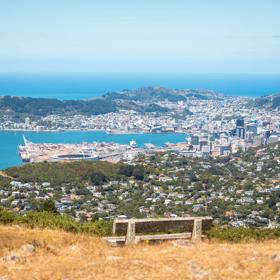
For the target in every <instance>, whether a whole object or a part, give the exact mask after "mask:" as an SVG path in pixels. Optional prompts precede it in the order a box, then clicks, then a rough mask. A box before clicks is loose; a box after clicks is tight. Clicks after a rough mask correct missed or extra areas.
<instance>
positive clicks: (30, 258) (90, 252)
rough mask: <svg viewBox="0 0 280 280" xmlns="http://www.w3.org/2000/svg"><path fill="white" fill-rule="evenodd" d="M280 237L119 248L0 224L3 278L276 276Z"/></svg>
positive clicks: (100, 279) (55, 232)
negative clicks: (230, 241) (235, 242)
mask: <svg viewBox="0 0 280 280" xmlns="http://www.w3.org/2000/svg"><path fill="white" fill-rule="evenodd" d="M279 248H280V241H266V242H262V243H257V242H251V243H242V244H228V243H220V242H210V243H209V242H202V243H198V244H186V243H185V244H183V243H177V244H174V243H164V244H159V245H153V246H150V245H145V244H142V245H137V246H131V247H130V246H129V247H124V248H112V247H109V246H107V245H106V244H105V243H103V241H102V240H101V239H100V238H97V237H94V236H88V235H82V234H73V233H66V232H61V231H58V230H38V229H27V228H23V227H18V226H9V227H7V226H0V278H2V279H9V280H14V279H22V280H25V279H53V280H56V279H94V280H106V279H122V280H132V279H133V280H140V279H151V280H152V279H157V280H158V279H172V280H173V279H180V280H181V279H205V280H206V279H208V280H212V279H213V280H214V279H215V280H217V279H223V280H227V279H230V280H235V279H239V280H240V279H251V280H252V279H260V280H262V279H270V280H274V279H275V280H276V279H279V266H280V255H279Z"/></svg>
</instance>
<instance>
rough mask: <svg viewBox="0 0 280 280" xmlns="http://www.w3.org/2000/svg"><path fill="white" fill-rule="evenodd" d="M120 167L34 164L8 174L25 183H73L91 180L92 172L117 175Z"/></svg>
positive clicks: (85, 163)
mask: <svg viewBox="0 0 280 280" xmlns="http://www.w3.org/2000/svg"><path fill="white" fill-rule="evenodd" d="M119 167H120V165H119V164H112V163H109V162H104V161H74V162H67V163H63V162H55V163H47V162H41V163H34V164H25V165H22V166H16V167H11V168H8V169H6V170H5V172H6V174H7V175H9V176H11V177H13V178H15V179H20V180H22V181H25V182H44V181H50V182H51V183H56V184H60V183H71V182H81V181H88V180H90V176H91V174H92V172H102V173H103V174H104V175H105V176H107V177H108V178H114V176H116V175H117V173H118V170H119Z"/></svg>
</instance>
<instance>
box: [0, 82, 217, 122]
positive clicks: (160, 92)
mask: <svg viewBox="0 0 280 280" xmlns="http://www.w3.org/2000/svg"><path fill="white" fill-rule="evenodd" d="M189 98H197V99H217V98H219V95H217V94H216V93H214V92H212V91H203V90H173V89H168V88H163V87H158V88H155V87H147V88H140V89H137V90H124V91H122V92H109V93H107V94H105V95H103V96H102V97H100V98H96V99H90V100H58V99H48V98H31V97H16V96H2V97H0V116H5V115H9V116H11V117H13V118H15V119H23V118H25V117H27V116H29V117H32V118H40V117H44V116H47V115H51V114H65V115H73V114H81V115H99V114H106V113H110V112H116V111H118V110H124V109H125V110H135V111H137V112H142V113H145V112H168V109H167V108H165V107H162V106H160V105H159V104H157V103H158V102H160V101H164V100H168V101H171V102H177V101H187V100H188V99H189Z"/></svg>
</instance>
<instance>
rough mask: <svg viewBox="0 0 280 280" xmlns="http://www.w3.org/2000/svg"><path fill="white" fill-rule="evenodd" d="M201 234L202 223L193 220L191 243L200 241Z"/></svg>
mask: <svg viewBox="0 0 280 280" xmlns="http://www.w3.org/2000/svg"><path fill="white" fill-rule="evenodd" d="M201 234H202V221H201V220H200V219H195V220H194V223H193V232H192V241H200V240H201Z"/></svg>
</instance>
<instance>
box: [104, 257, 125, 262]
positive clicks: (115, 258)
mask: <svg viewBox="0 0 280 280" xmlns="http://www.w3.org/2000/svg"><path fill="white" fill-rule="evenodd" d="M106 259H107V260H108V261H119V260H121V259H122V257H119V256H108V257H107V258H106Z"/></svg>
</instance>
